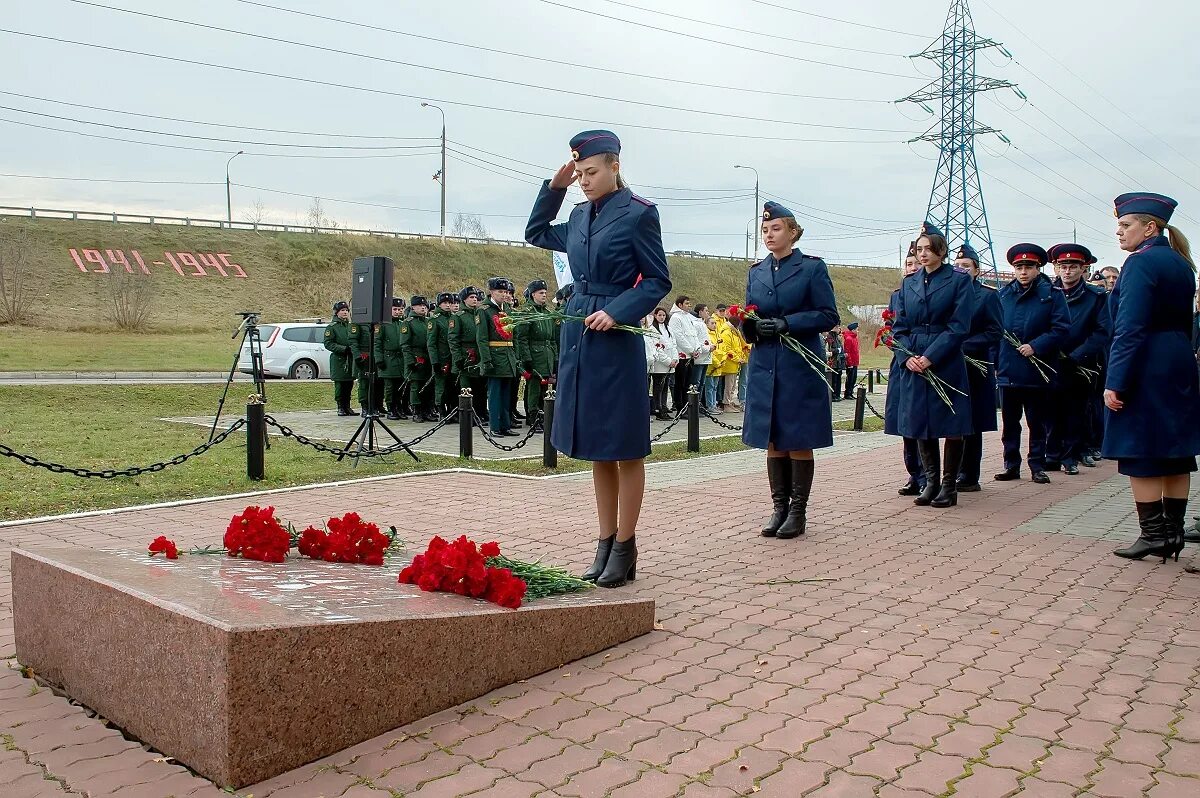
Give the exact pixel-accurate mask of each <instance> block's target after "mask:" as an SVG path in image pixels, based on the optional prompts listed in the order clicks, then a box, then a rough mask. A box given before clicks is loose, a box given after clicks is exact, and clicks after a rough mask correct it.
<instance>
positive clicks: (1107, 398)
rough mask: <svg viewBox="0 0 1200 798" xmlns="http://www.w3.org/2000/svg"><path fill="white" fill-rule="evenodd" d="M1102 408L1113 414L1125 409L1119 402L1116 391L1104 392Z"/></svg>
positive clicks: (1122, 403) (1119, 398)
mask: <svg viewBox="0 0 1200 798" xmlns="http://www.w3.org/2000/svg"><path fill="white" fill-rule="evenodd" d="M1104 406H1105V407H1107V408H1108V409H1109V410H1111V411H1113V412H1114V413H1115V412H1116V411H1118V410H1121V409H1123V408H1124V407H1125V403H1124V402H1122V401H1121V397H1120V396H1118V395H1117V392H1116V391H1109V390H1105V391H1104Z"/></svg>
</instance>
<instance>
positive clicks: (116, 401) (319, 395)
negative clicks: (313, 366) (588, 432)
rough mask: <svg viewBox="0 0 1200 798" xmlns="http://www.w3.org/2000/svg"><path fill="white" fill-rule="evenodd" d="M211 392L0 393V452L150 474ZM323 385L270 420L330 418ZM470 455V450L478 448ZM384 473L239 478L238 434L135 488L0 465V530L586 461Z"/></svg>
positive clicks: (235, 403)
mask: <svg viewBox="0 0 1200 798" xmlns="http://www.w3.org/2000/svg"><path fill="white" fill-rule="evenodd" d="M244 388H245V386H235V388H234V389H233V390H232V391H231V392H230V397H229V399H228V400H227V403H226V410H227V411H231V412H235V413H236V412H238V409H239V408H240V403H241V402H242V401H243V399H244V395H245V393H246V390H244ZM220 392H221V386H220V385H56V386H45V387H24V386H20V387H2V388H0V443H4V444H6V445H8V446H10V447H12V448H13V449H15V450H17V451H20V452H26V453H29V454H33V455H35V456H37V457H38V458H40V459H42V460H48V461H54V462H59V463H63V464H64V465H69V466H79V467H85V468H91V469H103V468H125V467H128V466H132V465H148V464H150V463H153V462H156V461H160V460H166V459H168V458H170V457H173V456H174V455H177V454H182V453H184V452H188V451H191V450H192V449H193V448H194V447H196V446H198V445H199V444H201V443H203V442H204V441H206V440H207V439H208V431H207V429H204V428H201V427H198V426H191V425H186V424H177V423H171V422H166V421H160V420H159V419H160V418H164V417H173V416H189V415H190V416H194V415H206V414H211V413H212V412H213V411H214V410H215V409H216V405H217V400H218V398H219V397H220ZM328 405H329V384H328V383H327V382H324V381H322V382H319V383H313V384H280V385H272V386H271V391H270V406H269V408H268V410H269V411H273V412H282V411H286V410H316V409H328ZM476 445H477V446H478V445H479V444H478V442H477V444H476ZM701 448H702V452H701V455H708V454H717V453H721V452H730V451H738V450H741V449H743V448H744V447H743V446H742V443H741V441H740V439H738V438H736V437H733V438H721V439H718V440H710V441H703V442H702V443H701ZM701 455H690V454H688V453H687V452H686V447H685V445H684V444H682V443H678V444H667V445H664V446H656V447H655V448H654V454H653V455H651V457H650V461H652V462H653V461H660V460H677V459H681V458H688V457H698V456H701ZM420 457H421V462H420V463H414V462H413V461H412V460H411V459H409V458H407V457H395V458H389V459H391V460H393V462H391V463H382V462H379V461H378V460H377V459H374V458H364V459H363V460H361V461H360V462H359V464H358V466H357V467H355V466H353V464H352V463H351V462H350V461H349V460H346V461H343V462H341V463H339V462H337V461H336V460H335V459H334V458H333V457H332V456H330V455H326V454H321V453H319V452H316V451H314V450H312V449H309V448H307V447H302V446H300V445H298V444H296V443H294V442H292V441H287V440H282V439H279V438H277V437H276V438H273V439H272V446H271V449H270V451H269V452H267V460H266V471H267V478H266V479H265V480H263V481H261V482H253V481H251V480H249V479H247V478H246V453H245V435H244V434H243V433H242V432H240V431H239V432H237V433H234V435H233V436H231V437H230V439H229V440H228V441H226V442H225V443H223V444H221V445H220V446H217V447H215V448H214V449H212V450H210V451H209V452H208V453H206V454H204V455H202V456H200V457H197V458H195V459H192V460H189V461H188V462H187V463H184V464H183V465H181V466H175V467H172V468H168V469H167V470H165V471H161V472H158V473H155V474H145V475H143V476H140V477H136V478H118V479H111V480H101V479H81V478H78V477H72V476H66V475H61V474H53V473H51V472H49V471H46V470H45V469H42V468H34V467H30V466H26V465H24V464H22V463H20V462H18V461H17V460H14V459H12V458H7V457H0V520H10V519H16V518H28V517H31V516H39V515H51V514H56V513H69V512H80V511H84V510H97V509H104V508H109V507H121V506H126V505H133V504H142V503H147V502H161V501H172V500H176V499H189V498H195V497H199V496H217V495H224V494H229V493H240V492H243V491H252V490H265V489H269V488H280V487H289V486H294V485H306V484H312V483H318V482H330V481H335V480H340V479H354V478H360V477H369V476H379V475H383V474H397V473H403V472H411V471H422V470H430V469H438V468H454V467H463V466H468V467H474V468H481V469H487V470H490V471H502V472H507V473H516V474H532V475H542V474H548V473H562V472H567V471H578V470H583V469H587V468H588V467H589V465H588V463H586V462H582V461H578V460H571V459H569V458H565V457H562V458H560V459H559V468H558V469H557V471H548V470H546V469H544V468H542V464H541V460H540V459H537V460H520V461H486V462H485V461H466V460H460V459H458V458H453V457H439V456H434V455H421V456H420Z"/></svg>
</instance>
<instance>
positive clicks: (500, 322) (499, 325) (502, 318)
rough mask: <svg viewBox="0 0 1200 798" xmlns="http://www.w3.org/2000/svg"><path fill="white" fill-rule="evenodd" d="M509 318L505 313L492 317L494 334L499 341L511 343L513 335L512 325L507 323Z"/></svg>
mask: <svg viewBox="0 0 1200 798" xmlns="http://www.w3.org/2000/svg"><path fill="white" fill-rule="evenodd" d="M510 319H511V317H510V316H509V315H508V314H507V313H497V314H496V315H495V316H492V327H494V328H495V330H496V334H497V335H499V336H500V338H501V340H504V341H511V340H512V337H513V334H512V331H513V325H512V324H510V323H509V321H510Z"/></svg>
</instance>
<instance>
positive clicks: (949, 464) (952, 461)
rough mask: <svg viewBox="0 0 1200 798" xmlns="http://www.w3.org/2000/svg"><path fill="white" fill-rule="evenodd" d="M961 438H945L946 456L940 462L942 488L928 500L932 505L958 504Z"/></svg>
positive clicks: (961, 455) (947, 505)
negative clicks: (935, 495) (930, 500)
mask: <svg viewBox="0 0 1200 798" xmlns="http://www.w3.org/2000/svg"><path fill="white" fill-rule="evenodd" d="M962 459H963V439H962V438H947V439H946V456H945V457H944V458H943V460H944V462H943V463H942V489H941V490H940V491H938V495H937V497H936V498H935V499H934V500H933V501H932V502H930V504H931V505H932V506H934V507H953V506H954V505H956V504H958V469H959V468H960V467H961V466H962Z"/></svg>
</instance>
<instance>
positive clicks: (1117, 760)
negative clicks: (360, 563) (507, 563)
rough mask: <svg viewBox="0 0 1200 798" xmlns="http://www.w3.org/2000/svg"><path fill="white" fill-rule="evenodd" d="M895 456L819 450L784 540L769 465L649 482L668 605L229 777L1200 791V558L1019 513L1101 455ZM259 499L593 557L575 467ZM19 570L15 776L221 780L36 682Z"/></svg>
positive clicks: (445, 790) (623, 786) (651, 527)
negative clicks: (925, 464) (955, 473)
mask: <svg viewBox="0 0 1200 798" xmlns="http://www.w3.org/2000/svg"><path fill="white" fill-rule="evenodd" d="M897 461H898V457H897V452H896V451H895V447H889V448H886V449H883V450H878V451H874V452H865V453H861V454H853V455H848V456H840V457H824V458H821V459H819V461H818V467H817V480H816V485H815V487H814V491H813V500H812V509H811V511H810V518H811V520H810V526H809V528H810V532H809V534H808V535H806V536H805V537H804V538H802V539H800V540H796V541H778V540H767V539H763V538H760V537H758V536H757V534H756V531H757V526H758V524H759V523H760V522H761V520H762V519H761V516H762V515H763V511H764V509H765V503H764V498H765V496H764V493H765V486H764V484H763V478H762V477H761V476H760V475H757V474H754V475H748V476H747V475H732V476H726V475H723V474H721V473H719V472H716V471H715V469H716V468H717V466H716V465H710V464H712V463H717V462H718V461H715V460H702V461H697V462H695V463H694V467H695V471H696V474H695V481H694V482H692V483H691V484H689V485H688V486H686V487H678V486H677V487H670V488H662V489H655V490H651V491H650V492H649V494H648V496H647V501H646V515H645V519H644V526H643V530H641V531H640V532H639V541H640V547H641V549H642V552H643V553H642V563H641V567H640V568H639V569H638V572H639V576H640V578H639V580H638V582H637V583H636V585H635V586H634V587H632V588H629V589H632V590H637V591H639V592H644V593H647V594H650V595H653V596H654V597H655V599H656V600H657V602H658V614H659V624H660V627H661V628H660V630H659V631H656V632H654V633H653V634H651V635H648V636H646V637H644V638H641V639H639V640H636V641H632V642H631V643H629V644H626V645H624V646H621V647H619V648H617V649H614V650H612V651H609V652H605V653H603V654H598V655H595V656H593V657H589V658H587V659H585V660H582V661H580V662H576V663H571V664H569V665H567V666H565V667H563V668H560V669H558V670H555V671H551V672H549V673H545V674H542V675H541V676H538V677H535V678H533V679H529V680H527V681H526V682H524V683H521V684H517V685H512V686H510V687H508V688H504V689H502V690H498V691H496V692H494V693H492V694H490V695H488V696H484V697H482V698H480V699H478V700H476V701H472V702H470V703H468V704H465V705H463V706H460V707H457V708H455V709H453V710H449V711H446V712H442V713H439V714H438V715H435V716H433V717H430V718H427V719H425V720H423V721H420V722H418V723H414V724H411V725H409V726H408V727H405V728H402V729H397V730H395V731H394V732H391V733H389V734H386V735H383V736H381V737H378V738H375V739H373V740H368V741H366V742H364V743H361V744H359V745H356V746H354V747H353V748H350V749H347V750H346V751H343V752H341V753H339V754H337V755H335V756H331V757H328V758H326V759H324V760H322V761H320V762H316V763H313V764H311V765H307V766H305V767H303V768H299V769H297V770H295V771H292V772H290V773H287V774H284V775H282V776H279V777H276V778H274V779H271V780H270V781H267V782H263V783H262V784H259V785H255V786H254V787H250V788H247V789H245V790H243V791H242V794H243V795H246V794H253V795H254V796H255V798H293V797H294V798H316V797H317V796H326V798H335V796H336V797H337V798H370V796H380V798H386V797H387V796H398V795H401V796H421V797H422V798H429V797H430V796H447V797H449V796H455V797H456V798H457V796H464V795H472V796H521V797H523V796H534V795H537V796H542V797H543V798H555V796H562V797H563V798H567V797H569V796H573V797H575V798H584V797H585V796H597V798H599V797H600V796H638V798H656V797H657V796H685V797H686V798H729V796H737V795H761V796H789V797H790V796H800V795H803V796H824V797H825V798H832V796H859V795H864V796H873V795H878V796H896V797H897V798H904V797H907V798H914V797H916V796H931V795H934V796H936V795H948V794H951V793H956V794H958V795H963V796H970V797H971V798H988V797H989V796H997V797H999V796H1009V795H1018V794H1024V795H1029V796H1036V798H1056V796H1060V795H1061V796H1075V795H1079V794H1086V795H1095V796H1114V797H1121V798H1123V797H1124V796H1140V795H1149V796H1152V797H1153V798H1158V796H1171V798H1175V797H1176V796H1186V795H1193V794H1195V795H1200V669H1198V668H1200V611H1198V610H1200V578H1196V577H1189V576H1186V575H1184V574H1183V572H1182V568H1181V567H1180V566H1179V565H1176V564H1174V563H1171V564H1168V565H1161V564H1157V563H1153V562H1140V563H1126V562H1123V561H1118V560H1115V559H1114V558H1113V557H1112V556H1111V554H1110V553H1109V548H1110V546H1111V544H1110V543H1105V542H1100V541H1095V540H1092V539H1085V538H1077V537H1071V536H1066V535H1044V534H1038V533H1023V532H1018V531H1014V530H1015V529H1016V528H1017V527H1018V526H1020V525H1021V524H1022V523H1024V522H1026V521H1027V520H1028V519H1030V518H1032V517H1033V516H1035V515H1037V514H1039V513H1041V512H1042V511H1043V510H1045V509H1046V508H1047V507H1049V506H1050V505H1052V504H1053V503H1055V502H1058V501H1061V500H1063V499H1066V498H1068V497H1070V496H1072V495H1074V494H1076V493H1078V492H1080V491H1082V490H1084V489H1086V488H1087V487H1090V486H1091V485H1094V484H1095V483H1096V482H1098V481H1100V480H1101V479H1103V478H1106V477H1108V476H1111V475H1112V466H1111V464H1108V463H1104V464H1102V466H1101V467H1100V468H1097V469H1092V470H1088V471H1086V472H1085V473H1083V474H1081V475H1080V476H1078V477H1075V478H1067V477H1065V476H1062V475H1055V476H1054V483H1053V484H1052V485H1050V486H1049V487H1047V488H1038V487H1036V486H1034V485H1032V484H1031V483H1029V482H1018V483H1009V484H1006V485H994V484H988V485H986V486H985V489H984V492H983V493H980V494H968V495H964V496H963V497H962V504H961V505H960V506H959V507H957V508H956V509H953V510H948V511H935V510H930V509H923V508H916V507H913V506H912V505H911V503H910V502H909V501H908V500H905V499H901V498H898V497H897V496H896V495H895V491H894V488H895V483H896V482H897V476H898V474H899V471H900V469H899V467H898V462H897ZM721 462H725V463H729V462H736V461H732V460H725V461H721ZM710 469H713V470H710ZM431 496H437V497H438V500H437V501H436V502H434V501H431V499H430V497H431ZM473 497H478V498H475V499H473ZM271 499H272V500H273V501H274V503H275V504H276V506H277V507H278V508H279V510H280V514H281V515H282V516H283V517H285V518H289V519H292V520H295V521H297V522H299V523H302V524H303V523H308V522H310V521H316V520H318V519H320V518H323V517H327V516H329V515H333V514H335V513H341V512H345V511H346V510H348V509H360V510H365V511H366V512H367V513H368V514H369V515H370V516H371V517H373V518H378V519H380V520H387V521H389V522H392V521H402V520H403V519H406V518H410V517H417V516H419V517H421V518H422V523H421V525H420V527H421V528H422V529H439V530H444V531H452V530H460V529H463V530H468V531H476V532H478V531H485V530H502V531H498V532H497V533H496V537H497V538H498V539H500V540H501V541H502V542H503V543H505V544H507V546H506V547H507V548H509V549H511V550H513V551H514V552H516V553H518V554H519V555H521V556H545V557H547V558H549V559H552V560H554V561H559V562H563V563H571V564H578V563H581V562H583V561H584V560H585V559H587V558H588V557H589V548H590V544H589V538H590V537H591V535H592V529H591V520H590V518H588V517H587V516H588V512H587V509H586V508H588V507H589V506H590V502H591V497H590V494H589V486H588V485H587V484H586V483H582V482H579V481H573V480H564V481H559V482H551V483H546V482H533V481H525V480H511V479H505V478H502V477H489V476H477V475H469V474H454V475H440V476H438V477H436V478H433V477H429V478H424V477H419V478H410V479H404V480H395V481H383V482H373V483H364V484H361V485H351V486H345V487H340V488H329V489H313V490H307V491H301V492H295V493H284V494H278V495H275V496H272V497H271ZM244 503H245V502H244V501H241V502H233V501H228V500H225V501H214V502H212V503H210V504H202V505H196V506H191V507H189V508H188V509H187V512H186V523H185V522H183V521H181V520H180V519H181V518H182V517H183V514H180V513H177V512H172V511H171V510H169V509H164V510H154V511H130V512H125V513H121V514H117V515H107V516H97V517H90V518H83V519H76V520H72V521H62V522H59V521H50V522H42V523H38V524H31V525H23V526H12V527H5V528H0V551H3V552H4V553H6V552H7V550H8V548H10V547H12V546H14V545H21V544H25V543H29V544H61V545H72V546H92V547H121V548H141V547H142V546H144V545H145V544H146V542H147V541H148V540H150V539H151V538H152V537H154V536H155V535H157V534H159V533H161V532H163V531H165V530H173V531H175V532H176V536H177V538H178V539H179V542H180V543H181V544H187V545H190V544H192V543H199V542H207V541H211V540H215V539H217V538H218V537H219V535H220V530H222V529H223V528H224V522H225V520H226V519H228V517H229V515H231V514H232V513H233V512H235V511H236V510H238V509H240V506H239V505H243V504H244ZM197 530H203V531H197ZM414 542H416V541H414ZM772 579H775V580H779V579H792V580H799V579H825V580H829V581H819V582H808V583H794V584H781V583H776V584H767V582H768V580H772ZM10 584H11V581H10V578H9V573H8V560H7V557H6V556H5V557H3V560H2V561H0V590H2V592H0V656H3V657H7V658H8V663H9V666H10V667H8V668H6V669H3V670H0V740H2V741H3V746H0V795H3V796H4V797H5V798H33V797H34V796H41V795H47V796H51V795H53V796H58V795H87V796H99V795H112V796H120V797H121V798H136V796H148V797H149V798H166V797H167V796H175V798H184V797H185V796H188V797H189V798H191V797H196V798H199V797H201V796H217V795H225V794H226V793H224V792H222V791H220V790H218V789H216V787H214V786H213V785H211V784H210V783H208V782H207V781H204V780H203V779H200V778H197V777H195V776H193V775H191V774H190V773H188V771H186V770H185V769H184V768H182V767H180V766H179V765H177V764H175V763H173V762H170V761H167V760H165V759H164V758H163V757H160V756H159V755H157V754H156V753H154V752H149V751H146V750H144V749H143V748H141V747H140V746H138V745H136V744H134V743H130V742H128V741H126V740H124V738H122V737H121V735H120V734H119V732H118V731H116V730H114V729H110V728H107V727H106V726H105V724H104V722H103V721H102V720H100V719H98V718H95V717H93V716H91V715H90V713H87V712H85V711H84V710H83V709H81V708H79V707H75V706H73V705H71V704H70V703H69V702H68V701H67V700H66V699H64V698H62V697H59V696H55V695H54V694H52V693H51V692H50V691H48V690H46V689H44V688H42V689H36V690H35V683H34V682H33V681H31V680H29V679H26V678H24V677H23V676H22V675H21V674H20V673H19V672H18V671H17V670H16V669H15V661H14V660H13V659H12V657H13V655H14V651H13V643H12V628H11V624H12V613H11V596H10V595H9V588H10ZM389 791H390V792H389Z"/></svg>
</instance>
